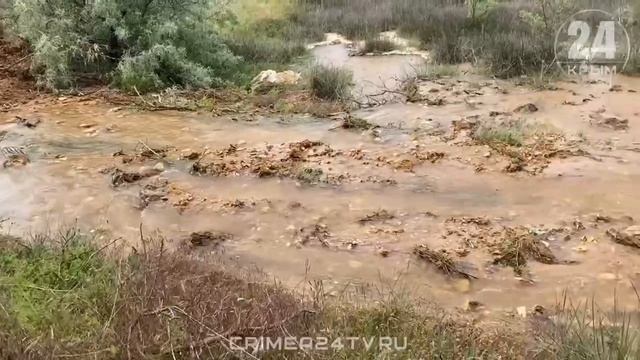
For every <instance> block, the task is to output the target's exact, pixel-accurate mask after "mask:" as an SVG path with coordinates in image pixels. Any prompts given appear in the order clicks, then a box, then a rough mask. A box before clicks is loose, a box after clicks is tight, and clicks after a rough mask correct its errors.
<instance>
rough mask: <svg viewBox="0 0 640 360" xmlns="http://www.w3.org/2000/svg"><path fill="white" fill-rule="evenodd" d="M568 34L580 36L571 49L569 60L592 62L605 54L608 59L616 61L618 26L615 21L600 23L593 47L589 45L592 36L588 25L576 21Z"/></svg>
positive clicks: (570, 26)
mask: <svg viewBox="0 0 640 360" xmlns="http://www.w3.org/2000/svg"><path fill="white" fill-rule="evenodd" d="M568 33H569V35H570V36H578V39H577V40H576V41H574V42H573V45H571V48H570V49H569V59H573V60H578V59H579V60H592V59H593V58H594V57H595V55H596V54H599V53H604V54H605V57H606V58H607V59H615V57H616V26H615V22H614V21H601V22H600V25H599V26H598V32H597V33H596V37H595V38H594V39H593V44H592V45H591V46H588V45H587V41H588V40H589V37H590V35H591V27H590V26H589V24H588V23H586V22H584V21H580V20H574V21H573V22H571V25H569V29H568Z"/></svg>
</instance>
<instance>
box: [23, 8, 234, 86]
mask: <svg viewBox="0 0 640 360" xmlns="http://www.w3.org/2000/svg"><path fill="white" fill-rule="evenodd" d="M212 6H213V5H210V3H208V2H205V1H195V2H191V1H186V0H177V1H174V0H171V1H170V0H158V1H119V0H104V1H69V0H51V1H46V2H43V1H39V0H16V1H15V2H14V4H13V8H12V14H11V19H12V21H11V25H12V29H13V31H14V32H15V33H16V34H17V35H19V36H21V37H23V38H24V39H26V40H27V41H28V42H29V43H30V44H31V45H32V47H33V50H34V53H33V61H32V64H33V66H32V70H33V72H34V73H35V74H36V75H37V79H38V81H39V84H40V85H42V86H45V87H47V88H51V89H58V88H65V87H69V86H73V85H74V84H75V83H76V81H77V79H78V77H79V75H80V74H83V75H86V74H94V75H96V76H98V77H101V76H102V75H103V74H108V75H110V77H112V78H113V79H114V80H116V83H117V84H121V85H123V86H124V87H125V88H128V89H131V88H132V87H133V86H135V87H136V88H139V89H140V90H141V91H142V90H143V89H144V90H154V89H158V88H162V87H166V86H173V85H179V86H191V87H203V86H212V85H215V84H216V83H220V82H221V81H222V79H223V78H224V77H225V76H227V75H228V72H229V71H230V69H233V67H234V66H235V64H237V62H238V58H237V57H235V56H233V55H232V53H231V52H230V51H229V50H228V49H227V47H226V46H225V45H224V43H223V42H222V41H221V40H220V38H219V36H218V35H217V34H216V32H215V30H214V29H215V21H214V20H215V19H211V17H213V16H214V15H210V14H214V10H215V8H213V7H212ZM138 72H139V73H138Z"/></svg>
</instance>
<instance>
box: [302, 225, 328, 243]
mask: <svg viewBox="0 0 640 360" xmlns="http://www.w3.org/2000/svg"><path fill="white" fill-rule="evenodd" d="M297 235H298V239H297V240H296V244H297V245H298V246H302V245H306V244H307V243H309V242H316V241H317V242H319V243H320V244H322V246H324V247H329V242H328V241H327V239H329V237H331V234H330V233H329V229H328V228H327V226H326V225H324V224H314V225H309V226H305V227H303V228H300V229H299V230H298V234H297Z"/></svg>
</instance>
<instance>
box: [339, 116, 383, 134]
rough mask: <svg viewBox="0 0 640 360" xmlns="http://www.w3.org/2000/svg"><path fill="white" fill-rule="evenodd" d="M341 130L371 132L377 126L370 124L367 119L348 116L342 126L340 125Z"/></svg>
mask: <svg viewBox="0 0 640 360" xmlns="http://www.w3.org/2000/svg"><path fill="white" fill-rule="evenodd" d="M340 127H341V128H343V129H347V130H350V129H352V130H369V129H372V128H375V127H377V126H375V125H373V124H372V123H370V122H368V121H367V120H365V119H362V118H359V117H355V116H352V115H351V114H348V115H347V116H346V117H345V119H344V120H343V121H342V124H341V125H340Z"/></svg>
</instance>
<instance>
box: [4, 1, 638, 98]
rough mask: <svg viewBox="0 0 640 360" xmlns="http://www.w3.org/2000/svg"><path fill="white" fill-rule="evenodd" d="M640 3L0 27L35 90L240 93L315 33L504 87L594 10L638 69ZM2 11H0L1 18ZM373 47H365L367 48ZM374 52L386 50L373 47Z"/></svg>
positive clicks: (182, 9)
mask: <svg viewBox="0 0 640 360" xmlns="http://www.w3.org/2000/svg"><path fill="white" fill-rule="evenodd" d="M639 3H640V1H638V0H631V1H621V0H603V1H596V0H529V1H498V0H466V1H461V0H264V1H248V0H195V1H194V0H101V1H96V0H83V1H77V0H13V3H12V4H11V5H10V6H9V10H8V13H7V14H6V16H5V21H4V23H5V27H7V28H8V29H9V30H10V32H11V33H12V34H14V35H17V36H19V37H21V38H22V39H24V40H26V41H27V42H28V44H29V46H30V47H31V48H32V52H33V57H32V63H31V64H32V66H31V67H32V73H33V74H34V75H35V76H36V77H37V79H38V83H39V85H41V86H43V87H47V88H50V89H58V88H68V87H72V86H77V85H79V84H82V83H83V82H87V81H88V82H95V81H101V82H111V83H113V84H115V85H117V86H118V87H120V88H122V89H125V90H127V91H139V92H145V91H154V90H159V89H162V88H166V87H170V86H178V87H182V88H203V87H216V86H224V85H226V84H229V83H236V84H238V83H239V84H246V83H247V82H248V80H250V79H251V77H252V76H253V75H255V74H256V73H257V72H258V71H259V70H264V69H266V68H276V69H277V68H279V67H283V66H285V65H287V64H290V63H292V62H293V61H295V60H296V59H298V58H300V57H301V56H303V55H305V54H306V48H305V44H307V43H308V42H310V41H314V40H321V39H322V38H323V34H324V33H325V32H338V33H341V34H344V35H345V36H347V37H349V38H352V39H364V40H369V41H374V40H375V39H376V37H377V36H378V34H379V33H380V32H381V31H387V30H397V31H398V32H399V33H400V34H401V35H403V36H405V37H408V38H410V39H412V40H414V41H415V42H416V43H417V44H419V46H420V47H422V48H424V49H427V50H430V51H431V53H432V58H433V61H434V62H437V63H462V62H471V63H474V64H479V65H482V66H485V67H487V69H488V70H489V72H490V74H491V75H494V76H497V77H502V78H508V77H514V76H519V75H524V74H545V73H546V72H548V71H551V68H552V66H551V64H552V63H553V60H554V36H555V31H556V29H557V28H558V27H559V26H560V24H561V23H562V22H563V21H564V20H565V19H566V18H567V17H568V16H570V15H571V14H573V13H575V12H576V11H578V10H581V9H586V8H599V9H604V10H608V11H611V12H613V13H616V14H618V15H619V16H620V19H621V20H622V21H623V22H624V23H625V25H626V26H627V28H628V30H630V33H631V35H632V38H633V39H632V46H633V49H632V55H633V56H632V61H631V63H630V66H629V67H628V70H629V71H631V72H634V71H638V70H639V69H640V62H639V61H638V60H637V59H638V58H639V56H638V54H639V46H640V45H639V44H640V42H639V41H638V39H639V37H638V34H640V24H639V23H638V18H639V13H640V4H639ZM3 5H4V6H5V7H6V6H7V5H8V0H0V7H2V6H3ZM372 44H373V43H372ZM383 45H384V44H383Z"/></svg>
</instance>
